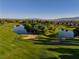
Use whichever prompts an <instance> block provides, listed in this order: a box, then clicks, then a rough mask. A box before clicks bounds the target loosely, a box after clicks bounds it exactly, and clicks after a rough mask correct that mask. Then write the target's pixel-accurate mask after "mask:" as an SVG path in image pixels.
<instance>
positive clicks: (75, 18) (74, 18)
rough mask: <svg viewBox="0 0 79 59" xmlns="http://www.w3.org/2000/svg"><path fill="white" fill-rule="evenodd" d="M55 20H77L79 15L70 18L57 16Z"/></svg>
mask: <svg viewBox="0 0 79 59" xmlns="http://www.w3.org/2000/svg"><path fill="white" fill-rule="evenodd" d="M55 20H79V17H70V18H59V19H55Z"/></svg>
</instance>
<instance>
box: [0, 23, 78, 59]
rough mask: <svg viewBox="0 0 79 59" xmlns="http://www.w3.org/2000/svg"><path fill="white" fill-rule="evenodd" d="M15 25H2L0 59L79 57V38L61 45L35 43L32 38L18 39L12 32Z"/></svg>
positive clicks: (65, 58) (62, 58) (76, 58)
mask: <svg viewBox="0 0 79 59" xmlns="http://www.w3.org/2000/svg"><path fill="white" fill-rule="evenodd" d="M13 25H14V24H12V23H9V24H3V25H0V59H44V58H45V59H70V58H71V59H79V40H73V41H69V42H63V43H62V44H59V45H49V44H34V42H33V41H32V40H23V39H18V38H17V34H16V33H14V32H12V26H13ZM42 39H45V38H41V40H42Z"/></svg>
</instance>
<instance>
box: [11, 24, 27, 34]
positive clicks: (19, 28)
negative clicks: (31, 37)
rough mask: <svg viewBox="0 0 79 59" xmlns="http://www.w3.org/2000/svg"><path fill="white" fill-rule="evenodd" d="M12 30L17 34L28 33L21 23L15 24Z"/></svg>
mask: <svg viewBox="0 0 79 59" xmlns="http://www.w3.org/2000/svg"><path fill="white" fill-rule="evenodd" d="M12 30H13V32H15V33H17V34H27V33H28V32H27V31H26V29H25V28H24V26H23V25H15V26H14V27H13V29H12Z"/></svg>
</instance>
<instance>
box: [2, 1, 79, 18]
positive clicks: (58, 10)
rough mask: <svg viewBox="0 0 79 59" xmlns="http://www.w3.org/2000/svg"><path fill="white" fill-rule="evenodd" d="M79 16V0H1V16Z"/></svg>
mask: <svg viewBox="0 0 79 59" xmlns="http://www.w3.org/2000/svg"><path fill="white" fill-rule="evenodd" d="M78 16H79V0H0V17H3V18H4V17H7V18H50V19H51V18H64V17H78Z"/></svg>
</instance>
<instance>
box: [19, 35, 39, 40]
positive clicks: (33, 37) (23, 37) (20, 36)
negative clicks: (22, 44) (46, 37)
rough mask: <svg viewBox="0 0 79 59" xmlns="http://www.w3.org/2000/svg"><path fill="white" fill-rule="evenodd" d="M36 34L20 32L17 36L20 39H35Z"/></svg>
mask: <svg viewBox="0 0 79 59" xmlns="http://www.w3.org/2000/svg"><path fill="white" fill-rule="evenodd" d="M37 37H38V36H37V35H33V34H21V35H18V38H20V39H36V38H37Z"/></svg>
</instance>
